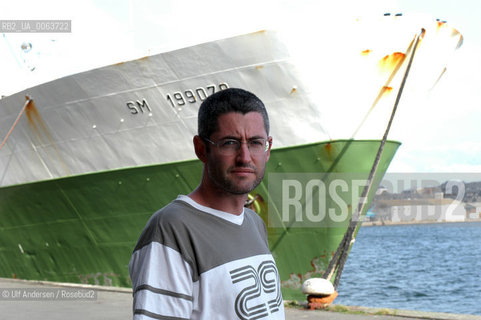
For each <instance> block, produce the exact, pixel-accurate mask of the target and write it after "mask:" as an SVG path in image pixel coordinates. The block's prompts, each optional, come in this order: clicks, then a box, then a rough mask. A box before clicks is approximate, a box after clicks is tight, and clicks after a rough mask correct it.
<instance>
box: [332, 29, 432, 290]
mask: <svg viewBox="0 0 481 320" xmlns="http://www.w3.org/2000/svg"><path fill="white" fill-rule="evenodd" d="M423 35H424V29H423V30H422V31H421V34H419V35H417V36H416V38H415V45H414V49H413V51H412V54H411V57H410V59H409V63H408V65H407V67H406V72H405V73H404V77H403V79H402V82H401V86H400V88H399V92H398V94H397V96H396V101H395V103H394V107H393V110H392V112H391V117H390V119H389V122H388V125H387V127H386V131H385V132H384V136H383V138H382V140H381V144H380V146H379V149H378V152H377V154H376V158H375V160H374V163H373V166H372V168H371V172H370V173H369V177H368V180H367V184H366V186H365V187H364V189H363V191H362V194H361V198H360V199H359V203H358V206H357V210H356V211H355V212H354V213H353V215H352V216H351V220H350V222H349V227H348V229H347V231H346V233H345V234H344V237H343V239H342V241H341V243H340V244H339V247H338V248H337V250H336V252H335V254H334V256H333V257H332V259H331V261H330V262H329V266H328V267H327V269H326V272H325V273H324V276H323V278H325V279H327V280H330V279H331V278H332V276H333V275H334V273H335V271H336V269H337V272H336V278H335V279H334V283H333V285H334V288H335V289H336V290H337V288H338V286H339V281H340V279H341V274H342V271H343V269H344V265H345V263H346V260H347V255H348V252H349V248H350V246H351V244H352V242H353V240H354V232H355V231H356V227H357V225H358V224H359V222H360V219H359V218H360V216H361V213H362V212H363V211H364V209H365V206H366V204H367V202H368V201H367V196H368V194H369V192H370V190H371V187H372V184H373V180H374V176H375V174H376V171H377V168H378V166H379V162H380V160H381V156H382V153H383V151H384V145H385V144H386V140H387V136H388V134H389V131H390V129H391V125H392V122H393V120H394V115H395V114H396V110H397V106H398V104H399V101H400V99H401V94H402V91H403V89H404V85H405V83H406V79H407V77H408V74H409V70H410V69H411V65H412V62H413V59H414V53H415V52H416V49H417V47H418V44H419V39H420V38H421V37H422V36H423Z"/></svg>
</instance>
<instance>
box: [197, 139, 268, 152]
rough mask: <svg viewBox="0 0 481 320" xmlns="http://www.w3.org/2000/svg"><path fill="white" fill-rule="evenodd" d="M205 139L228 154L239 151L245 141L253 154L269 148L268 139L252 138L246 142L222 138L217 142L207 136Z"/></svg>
mask: <svg viewBox="0 0 481 320" xmlns="http://www.w3.org/2000/svg"><path fill="white" fill-rule="evenodd" d="M204 140H206V141H207V142H210V143H211V144H213V145H214V146H216V147H217V148H218V149H219V151H220V152H221V153H223V154H226V155H232V154H235V153H237V152H238V151H239V149H240V148H241V144H243V143H246V144H247V147H248V149H249V151H250V153H251V154H261V153H264V152H266V151H267V150H268V149H269V140H267V139H251V140H248V141H245V142H244V141H239V140H235V139H222V140H219V141H217V142H214V141H211V140H209V139H207V138H204Z"/></svg>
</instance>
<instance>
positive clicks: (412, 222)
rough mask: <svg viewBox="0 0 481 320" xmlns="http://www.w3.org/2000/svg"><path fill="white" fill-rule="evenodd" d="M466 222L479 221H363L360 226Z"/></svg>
mask: <svg viewBox="0 0 481 320" xmlns="http://www.w3.org/2000/svg"><path fill="white" fill-rule="evenodd" d="M466 222H481V218H479V219H469V220H464V221H430V220H419V221H400V222H392V221H383V222H381V221H364V222H363V223H362V225H361V226H363V227H383V226H397V225H411V224H442V223H466Z"/></svg>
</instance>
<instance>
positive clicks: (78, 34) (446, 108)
mask: <svg viewBox="0 0 481 320" xmlns="http://www.w3.org/2000/svg"><path fill="white" fill-rule="evenodd" d="M387 12H390V13H403V14H410V13H422V14H427V15H429V16H432V17H434V18H440V19H441V20H445V21H447V22H448V23H449V25H450V26H452V27H454V28H456V29H457V30H459V32H461V33H462V35H463V38H464V43H463V46H462V47H461V48H460V49H459V50H456V51H454V50H453V53H452V55H451V56H450V59H449V61H448V64H447V71H446V73H445V74H444V75H443V77H442V79H441V81H440V82H439V83H438V84H437V86H436V87H435V88H434V89H433V90H431V91H430V92H429V93H428V94H426V95H424V96H423V98H422V99H418V100H417V102H416V103H414V104H415V105H416V108H415V109H414V112H413V111H412V110H413V109H412V108H411V109H409V110H410V111H409V112H407V111H406V112H403V109H402V108H401V107H402V105H403V103H405V104H409V103H410V102H412V101H410V100H409V99H407V100H406V101H401V107H400V111H399V114H398V115H397V116H396V118H395V120H394V121H395V122H394V125H393V135H394V137H395V138H396V140H401V141H402V143H403V144H402V146H401V148H400V149H399V151H398V153H397V154H396V156H395V159H394V160H393V162H392V164H391V166H390V168H389V172H462V173H480V172H481V143H479V136H480V133H481V128H480V127H481V125H480V123H479V120H480V119H481V108H480V104H481V81H479V77H478V76H479V75H480V74H481V19H479V12H481V2H480V1H479V0H397V1H396V0H372V1H359V0H350V1H319V0H318V1H315V0H290V1H288V0H256V1H254V0H243V1H228V0H222V1H221V0H204V1H198V0H175V1H174V0H159V1H154V0H144V1H142V0H139V1H135V0H131V1H128V0H117V1H114V0H82V1H65V0H63V1H57V0H45V1H34V0H28V1H22V0H19V1H8V2H7V1H4V2H2V4H1V5H0V20H7V19H14V20H33V19H45V20H52V19H62V20H71V21H72V32H70V33H51V34H33V33H21V34H11V33H4V34H0V36H1V38H0V74H1V76H0V94H2V95H8V94H12V93H14V92H17V91H20V90H21V89H24V88H28V87H31V86H33V85H35V84H38V83H42V82H44V81H47V80H53V79H56V78H59V77H61V76H65V75H68V74H72V73H75V72H80V71H85V70H88V69H92V68H96V67H101V66H104V65H109V64H113V63H116V62H120V61H126V60H131V59H135V58H138V57H142V56H146V55H149V54H154V53H158V52H163V51H168V50H173V49H176V48H180V47H185V46H189V45H194V44H198V43H202V42H206V41H211V40H216V39H219V38H225V37H230V36H233V35H235V34H243V33H246V32H252V31H257V30H262V29H266V28H275V27H277V26H279V27H280V26H282V27H284V28H285V27H286V26H291V25H292V26H294V24H297V23H298V22H300V21H303V22H306V21H314V20H316V21H317V20H322V21H324V25H327V26H331V25H332V26H333V28H334V29H335V28H336V27H338V26H339V25H342V24H341V23H340V21H345V20H347V19H354V18H356V17H359V16H362V17H363V16H382V15H383V14H384V13H387ZM337 31H340V30H337ZM347 31H349V30H347ZM322 32H324V33H326V32H330V33H333V31H332V30H330V29H328V30H323V31H322ZM343 32H346V30H344V31H343ZM341 33H342V32H341ZM321 35H322V34H321ZM336 37H337V36H336V34H334V35H332V34H331V37H328V39H330V42H326V43H325V45H326V48H332V47H333V45H334V46H335V45H341V44H340V43H341V42H339V44H337V43H335V42H336V41H340V40H339V39H338V38H336ZM306 41H315V39H314V40H312V39H306ZM29 43H30V44H32V48H31V49H30V51H28V52H24V51H22V50H21V49H20V48H21V45H22V44H29ZM320 45H323V44H320ZM27 50H28V49H27ZM0 138H1V137H0ZM379 138H380V137H379Z"/></svg>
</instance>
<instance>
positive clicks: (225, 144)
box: [221, 140, 239, 147]
mask: <svg viewBox="0 0 481 320" xmlns="http://www.w3.org/2000/svg"><path fill="white" fill-rule="evenodd" d="M238 144H239V142H238V141H236V140H224V141H223V142H222V143H221V146H222V147H232V146H236V145H238Z"/></svg>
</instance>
